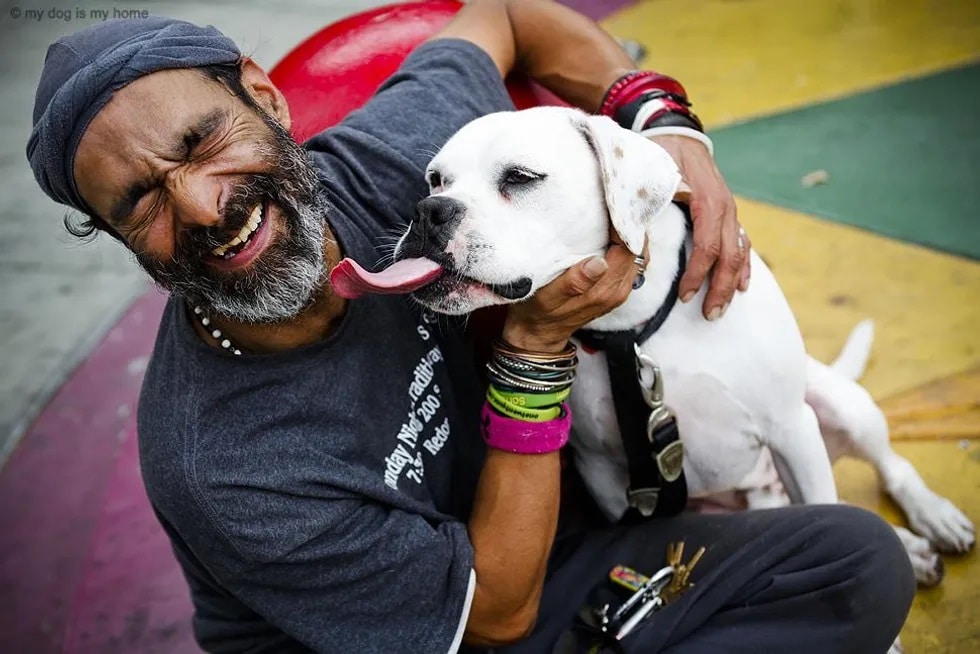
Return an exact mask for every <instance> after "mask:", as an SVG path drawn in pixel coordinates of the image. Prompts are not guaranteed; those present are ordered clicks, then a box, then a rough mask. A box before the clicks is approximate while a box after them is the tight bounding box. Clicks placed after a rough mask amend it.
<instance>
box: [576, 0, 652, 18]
mask: <svg viewBox="0 0 980 654" xmlns="http://www.w3.org/2000/svg"><path fill="white" fill-rule="evenodd" d="M560 1H561V3H562V4H563V5H565V6H567V7H571V8H572V9H574V10H575V11H578V12H580V13H582V14H585V15H586V16H588V17H589V18H591V19H592V20H602V19H604V18H608V17H609V16H610V15H611V14H613V13H615V12H617V11H619V10H620V9H622V8H623V7H628V6H629V5H632V4H636V0H560Z"/></svg>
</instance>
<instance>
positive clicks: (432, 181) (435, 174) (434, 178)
mask: <svg viewBox="0 0 980 654" xmlns="http://www.w3.org/2000/svg"><path fill="white" fill-rule="evenodd" d="M428 181H429V188H431V189H437V188H439V187H440V186H442V175H440V174H439V171H438V170H432V171H430V172H429V180H428Z"/></svg>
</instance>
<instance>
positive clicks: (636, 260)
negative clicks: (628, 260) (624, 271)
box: [633, 255, 647, 270]
mask: <svg viewBox="0 0 980 654" xmlns="http://www.w3.org/2000/svg"><path fill="white" fill-rule="evenodd" d="M633 263H635V264H636V265H638V266H639V267H640V270H644V269H646V267H647V261H646V259H644V258H643V255H640V256H636V257H633Z"/></svg>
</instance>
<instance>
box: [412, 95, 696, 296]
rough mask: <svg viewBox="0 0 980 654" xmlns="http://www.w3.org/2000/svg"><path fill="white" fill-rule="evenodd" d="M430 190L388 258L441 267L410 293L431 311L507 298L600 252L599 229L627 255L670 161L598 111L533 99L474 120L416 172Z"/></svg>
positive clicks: (657, 207) (674, 176)
mask: <svg viewBox="0 0 980 654" xmlns="http://www.w3.org/2000/svg"><path fill="white" fill-rule="evenodd" d="M426 179H427V181H428V183H429V189H430V195H429V197H427V198H425V199H424V200H422V201H421V202H419V203H418V206H417V209H416V217H415V219H414V220H413V221H412V223H411V225H410V226H409V228H408V230H407V232H406V233H405V234H404V235H403V236H402V238H401V240H400V241H399V243H398V246H397V248H396V250H395V258H396V259H399V260H402V259H409V258H419V257H421V258H425V259H430V260H432V261H435V262H436V263H438V264H439V265H441V266H442V268H443V271H444V273H443V274H442V275H441V276H440V277H439V278H438V279H437V280H436V281H434V282H431V283H429V284H427V285H425V286H423V287H422V288H420V289H418V290H416V291H415V293H414V295H415V297H416V298H417V299H418V300H419V301H420V302H422V303H423V304H425V305H426V306H428V307H429V308H430V309H432V310H434V311H438V312H441V313H451V314H461V313H468V312H470V311H472V310H474V309H478V308H480V307H484V306H489V305H493V304H505V303H511V302H517V301H520V300H522V299H524V298H527V297H528V296H530V295H531V294H533V293H534V292H535V291H536V290H537V289H539V288H540V287H542V286H544V285H545V284H547V283H548V282H550V281H552V280H553V279H554V278H555V277H557V276H558V275H560V274H561V273H562V272H563V271H565V270H567V269H568V268H569V267H571V266H573V265H574V264H576V263H578V262H579V261H582V260H583V259H586V258H588V257H590V256H592V255H595V254H601V253H602V252H604V251H605V249H606V247H607V246H608V245H609V241H610V228H612V229H613V230H615V231H616V232H617V233H618V234H619V237H620V238H621V239H622V241H623V243H624V244H625V245H626V247H628V248H629V249H630V251H632V252H633V253H634V254H639V253H641V252H642V250H643V245H644V239H645V237H646V231H647V227H648V226H649V225H650V224H651V221H652V220H653V218H654V217H655V216H656V215H657V214H658V213H659V212H660V211H661V209H663V208H664V207H665V206H666V205H667V204H668V203H670V201H671V200H672V198H673V197H674V193H675V191H676V190H677V187H678V184H679V183H680V173H679V172H678V170H677V165H676V164H675V162H674V160H673V159H672V158H671V157H670V155H669V154H667V152H666V151H665V150H664V149H663V148H661V147H660V146H658V145H656V144H655V143H653V142H651V141H649V140H648V139H646V138H644V137H642V136H639V135H637V134H634V133H632V132H630V131H628V130H625V129H622V128H620V127H619V126H618V125H616V123H614V122H613V121H612V120H610V119H608V118H605V117H597V116H589V115H587V114H585V113H583V112H580V111H578V110H574V109H565V108H558V107H540V108H535V109H528V110H525V111H519V112H503V113H497V114H491V115H488V116H484V117H482V118H479V119H477V120H475V121H473V122H471V123H469V124H468V125H466V126H465V127H463V128H462V129H461V130H460V131H459V132H457V133H456V134H455V135H454V136H453V137H452V138H451V139H450V140H449V141H448V142H447V143H446V145H445V146H444V147H443V148H442V150H440V151H439V153H438V154H437V155H436V156H435V158H433V160H432V162H431V163H430V164H429V166H428V169H427V170H426Z"/></svg>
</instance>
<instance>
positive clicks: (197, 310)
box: [194, 306, 242, 356]
mask: <svg viewBox="0 0 980 654" xmlns="http://www.w3.org/2000/svg"><path fill="white" fill-rule="evenodd" d="M194 315H196V316H198V317H199V318H200V320H201V324H202V325H204V329H206V330H208V331H209V332H211V336H213V337H214V340H216V341H218V343H220V344H221V347H223V348H225V349H226V350H228V351H229V352H231V353H232V354H234V355H236V356H241V354H242V351H241V350H239V349H238V348H237V347H235V346H234V345H232V344H231V341H230V340H228V339H227V338H222V337H221V330H220V329H217V328H212V327H211V319H210V318H208V316H207V314H205V313H204V309H202V308H201V307H199V306H196V307H194Z"/></svg>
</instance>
